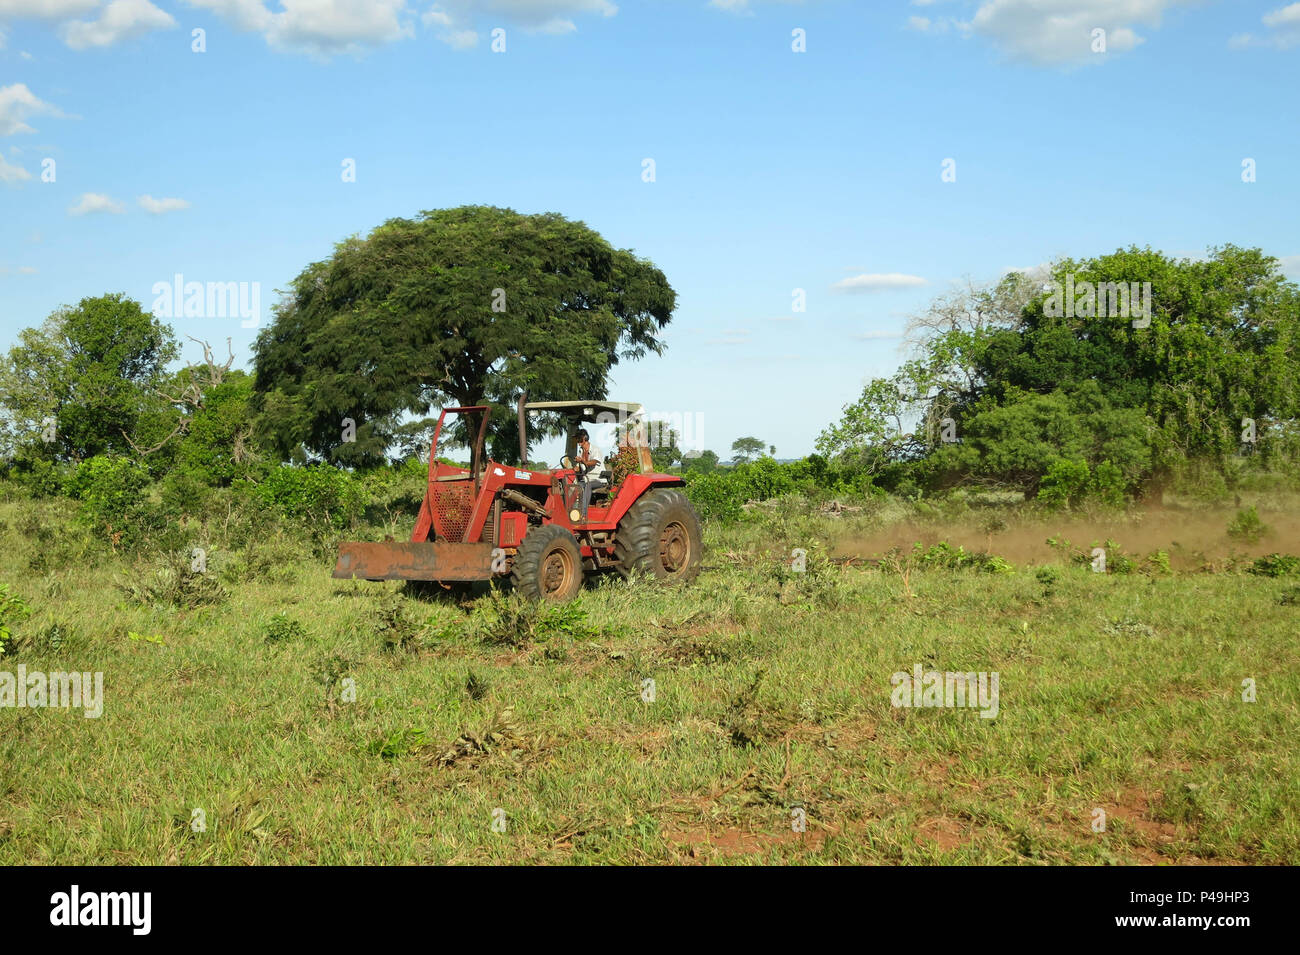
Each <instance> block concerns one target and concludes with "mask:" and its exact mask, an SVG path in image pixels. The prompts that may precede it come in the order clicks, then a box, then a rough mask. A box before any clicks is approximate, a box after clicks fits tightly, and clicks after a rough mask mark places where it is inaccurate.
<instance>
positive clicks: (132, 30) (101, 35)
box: [59, 0, 176, 50]
mask: <svg viewBox="0 0 1300 955" xmlns="http://www.w3.org/2000/svg"><path fill="white" fill-rule="evenodd" d="M174 26H176V20H175V18H173V17H172V15H171V14H170V13H167V12H165V11H163V10H159V9H158V8H157V7H155V6H154V5H153V4H152V3H150V2H149V0H113V2H112V3H110V4H109V5H108V6H106V7H105V8H104V10H103V12H102V13H100V15H99V19H98V20H69V21H68V22H67V23H64V24H62V25H61V26H60V27H59V36H61V37H62V38H63V42H64V43H66V44H67V45H68V46H70V47H71V48H72V49H74V50H87V49H90V48H91V47H105V46H112V45H113V44H114V43H117V42H118V41H120V40H130V39H132V38H134V37H137V36H142V35H144V34H146V33H148V32H150V31H151V30H169V29H171V28H172V27H174Z"/></svg>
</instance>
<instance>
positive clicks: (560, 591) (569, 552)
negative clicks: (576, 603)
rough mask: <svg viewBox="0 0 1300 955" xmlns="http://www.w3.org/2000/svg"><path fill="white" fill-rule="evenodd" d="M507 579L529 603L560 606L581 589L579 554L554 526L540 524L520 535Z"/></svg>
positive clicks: (575, 545)
mask: <svg viewBox="0 0 1300 955" xmlns="http://www.w3.org/2000/svg"><path fill="white" fill-rule="evenodd" d="M510 579H511V580H512V581H513V582H514V586H515V589H516V590H517V591H519V592H520V593H521V594H523V595H524V596H525V597H528V598H530V599H532V600H551V601H555V602H556V603H563V602H564V601H566V600H572V599H573V598H574V597H576V596H578V591H579V590H581V589H582V551H580V550H579V549H578V542H577V541H576V540H574V539H573V535H572V534H570V533H569V532H568V531H566V530H565V529H564V528H563V527H558V526H557V525H555V524H542V525H540V526H538V527H534V528H532V529H531V530H530V531H529V532H528V533H527V534H525V535H524V540H523V543H522V544H520V545H519V551H518V552H517V553H516V554H515V563H514V567H512V568H511V571H510Z"/></svg>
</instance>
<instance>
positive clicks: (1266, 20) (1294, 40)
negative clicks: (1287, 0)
mask: <svg viewBox="0 0 1300 955" xmlns="http://www.w3.org/2000/svg"><path fill="white" fill-rule="evenodd" d="M1262 22H1263V24H1264V26H1266V27H1268V31H1269V32H1268V33H1267V34H1265V35H1264V36H1262V37H1256V36H1254V35H1253V34H1250V33H1241V34H1238V35H1237V36H1234V37H1232V38H1231V39H1230V40H1229V41H1228V45H1229V46H1231V47H1233V48H1234V49H1244V48H1245V47H1249V46H1271V47H1273V48H1275V49H1278V50H1289V49H1290V48H1291V47H1293V46H1300V3H1292V4H1290V5H1288V6H1285V7H1279V8H1278V9H1276V10H1274V11H1272V12H1271V13H1266V14H1265V15H1264V16H1263V18H1262Z"/></svg>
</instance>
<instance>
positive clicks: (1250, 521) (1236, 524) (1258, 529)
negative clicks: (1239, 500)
mask: <svg viewBox="0 0 1300 955" xmlns="http://www.w3.org/2000/svg"><path fill="white" fill-rule="evenodd" d="M1268 531H1269V527H1268V525H1267V524H1265V523H1264V522H1263V521H1262V520H1260V518H1259V512H1258V511H1256V510H1255V505H1253V504H1252V505H1251V506H1250V507H1247V508H1243V509H1242V510H1240V511H1238V512H1237V516H1236V517H1234V518H1233V519H1232V521H1231V522H1230V523H1229V524H1228V536H1229V537H1235V538H1236V539H1237V540H1243V541H1246V542H1248V543H1251V544H1254V543H1255V542H1256V541H1258V540H1259V539H1260V538H1261V537H1263V536H1264V535H1265V534H1267V533H1268Z"/></svg>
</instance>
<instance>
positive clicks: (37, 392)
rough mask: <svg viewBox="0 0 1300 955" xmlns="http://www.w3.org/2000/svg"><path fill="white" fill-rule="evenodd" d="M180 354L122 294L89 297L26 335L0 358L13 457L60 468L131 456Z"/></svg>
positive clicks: (165, 330)
mask: <svg viewBox="0 0 1300 955" xmlns="http://www.w3.org/2000/svg"><path fill="white" fill-rule="evenodd" d="M176 354H177V345H176V341H175V339H174V337H173V335H172V330H171V328H170V327H169V326H167V325H164V324H162V323H161V322H159V321H158V320H157V319H156V318H154V317H153V316H152V315H150V314H148V313H147V312H145V311H143V310H142V309H141V307H140V304H139V303H138V302H135V301H132V300H131V299H129V298H127V297H126V296H125V295H122V294H115V295H101V296H98V297H95V298H84V299H82V300H81V301H80V302H79V303H78V304H77V305H76V306H74V307H65V308H62V309H59V310H58V311H57V312H55V313H54V314H53V315H51V316H50V317H49V318H48V319H47V320H46V321H45V323H44V324H43V325H42V326H41V327H40V328H28V329H24V330H23V331H22V332H21V333H19V336H18V344H17V345H15V346H14V347H13V348H11V349H10V350H9V353H8V354H7V355H5V356H4V358H3V359H0V409H3V419H2V422H0V426H2V427H3V432H2V434H0V438H2V440H3V443H4V445H5V451H6V453H7V454H8V455H10V456H12V457H17V458H35V459H44V460H59V461H80V460H83V459H85V458H88V457H91V456H92V455H96V454H107V453H115V452H121V453H130V452H131V451H132V447H131V437H130V436H132V435H135V434H137V433H138V431H139V430H140V429H141V427H142V426H144V425H145V423H146V422H147V419H149V418H150V417H151V416H152V415H153V413H154V412H156V410H157V409H158V406H159V400H158V399H157V397H156V396H155V394H154V389H155V387H156V386H157V385H158V384H159V382H160V381H161V380H162V379H163V374H164V369H165V367H166V365H167V363H168V362H170V361H171V360H172V359H173V358H175V357H176ZM146 430H147V427H146Z"/></svg>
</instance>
